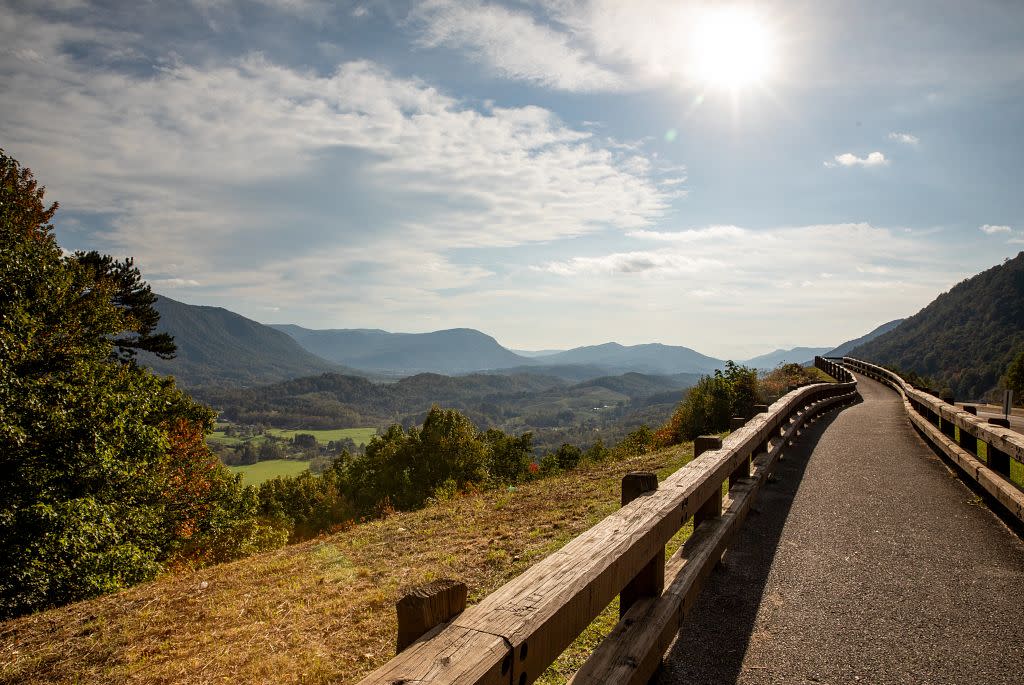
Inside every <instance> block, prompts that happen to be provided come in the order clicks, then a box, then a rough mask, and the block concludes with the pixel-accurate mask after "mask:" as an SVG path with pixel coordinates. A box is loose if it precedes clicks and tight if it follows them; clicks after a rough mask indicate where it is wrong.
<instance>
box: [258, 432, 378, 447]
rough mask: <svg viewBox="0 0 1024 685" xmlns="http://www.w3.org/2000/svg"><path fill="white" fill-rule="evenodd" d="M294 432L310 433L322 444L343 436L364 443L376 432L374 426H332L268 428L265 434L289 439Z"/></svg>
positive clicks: (356, 442) (340, 438) (360, 443)
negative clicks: (318, 429) (288, 428)
mask: <svg viewBox="0 0 1024 685" xmlns="http://www.w3.org/2000/svg"><path fill="white" fill-rule="evenodd" d="M296 433H305V434H306V435H312V436H313V437H315V438H316V441H317V442H319V443H320V444H322V445H326V444H327V443H329V442H331V441H332V440H343V439H345V438H352V442H354V443H355V444H357V445H364V444H366V443H368V442H370V438H372V437H373V436H374V435H376V434H377V429H376V428H334V429H332V430H323V431H315V430H305V429H302V428H300V429H298V430H284V429H281V428H268V429H267V435H273V436H274V437H275V438H286V439H288V440H291V439H292V438H293V437H295V434H296Z"/></svg>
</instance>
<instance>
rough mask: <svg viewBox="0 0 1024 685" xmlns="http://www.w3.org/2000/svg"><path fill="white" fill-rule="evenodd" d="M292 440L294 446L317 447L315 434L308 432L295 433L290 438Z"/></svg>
mask: <svg viewBox="0 0 1024 685" xmlns="http://www.w3.org/2000/svg"><path fill="white" fill-rule="evenodd" d="M292 442H293V443H294V444H295V446H296V447H302V448H304V449H305V448H310V447H312V448H314V449H315V448H316V447H317V442H316V436H315V435H311V434H309V433H296V434H295V437H294V438H292Z"/></svg>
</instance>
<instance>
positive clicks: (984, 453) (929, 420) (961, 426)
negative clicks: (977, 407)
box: [843, 357, 1024, 522]
mask: <svg viewBox="0 0 1024 685" xmlns="http://www.w3.org/2000/svg"><path fill="white" fill-rule="evenodd" d="M843 365H844V366H846V367H848V368H850V369H853V370H854V371H857V372H858V373H862V374H864V375H865V376H868V377H870V378H874V379H875V380H877V381H880V382H882V383H885V384H886V385H888V386H890V387H891V388H893V389H895V390H896V391H897V392H898V393H899V394H900V395H901V396H902V398H903V405H904V408H905V409H906V410H907V414H908V415H909V416H910V420H911V421H912V422H913V423H914V425H915V426H917V428H918V430H920V431H921V433H922V434H924V435H925V436H926V437H927V438H928V439H929V440H930V441H931V442H932V443H933V444H934V445H936V446H937V447H938V448H939V449H941V450H942V451H943V452H944V453H945V454H946V456H948V457H949V458H950V460H952V461H953V462H954V463H955V464H956V465H957V466H958V467H959V468H960V469H961V470H962V471H963V472H964V473H965V474H966V475H967V476H968V477H970V478H971V479H973V480H974V481H976V482H977V483H978V484H979V485H980V486H981V487H982V488H983V489H984V490H985V491H986V492H988V493H989V494H990V495H992V496H993V497H994V498H995V499H996V501H998V502H999V503H1000V504H1001V505H1002V506H1003V507H1005V508H1006V510H1007V511H1008V512H1009V513H1010V514H1011V515H1012V516H1014V517H1015V518H1016V519H1018V520H1019V521H1021V522H1024V491H1022V488H1024V435H1021V434H1020V433H1016V432H1014V431H1011V430H1010V429H1009V428H1005V427H1003V426H999V425H993V424H991V423H988V422H986V421H984V420H982V419H979V418H978V417H977V416H976V415H975V414H972V413H971V412H969V411H967V410H966V409H960V408H958V407H957V406H955V405H953V404H950V403H948V402H944V401H943V400H941V399H939V398H938V397H936V396H935V395H934V394H932V393H931V392H928V391H925V390H920V389H917V388H914V387H913V386H912V385H910V384H909V383H907V382H906V381H905V380H903V379H902V378H901V377H900V376H899V375H897V374H895V373H893V372H892V371H889V370H888V369H885V368H882V367H881V366H877V365H875V364H871V363H869V362H865V361H861V360H859V359H853V358H851V357H845V358H844V359H843Z"/></svg>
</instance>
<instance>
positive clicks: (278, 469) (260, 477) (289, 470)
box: [228, 459, 309, 485]
mask: <svg viewBox="0 0 1024 685" xmlns="http://www.w3.org/2000/svg"><path fill="white" fill-rule="evenodd" d="M228 469H230V470H231V472H232V473H240V474H242V482H243V483H244V484H245V485H259V484H260V483H262V482H263V481H265V480H270V479H271V478H277V477H278V476H297V475H299V474H300V473H302V472H303V471H306V470H308V469H309V462H308V461H293V460H291V459H271V460H269V461H261V462H258V463H256V464H249V465H248V466H229V467H228Z"/></svg>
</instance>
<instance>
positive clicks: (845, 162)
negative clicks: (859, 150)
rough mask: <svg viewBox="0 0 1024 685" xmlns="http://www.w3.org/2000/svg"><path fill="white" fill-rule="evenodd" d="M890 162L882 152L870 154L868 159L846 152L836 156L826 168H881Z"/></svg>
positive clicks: (826, 164)
mask: <svg viewBox="0 0 1024 685" xmlns="http://www.w3.org/2000/svg"><path fill="white" fill-rule="evenodd" d="M888 164H889V160H888V159H887V158H886V156H885V154H883V153H881V152H869V153H868V155H867V157H858V156H857V155H855V154H853V153H852V152H844V153H843V154H841V155H836V156H835V157H834V158H833V159H832V160H829V161H826V162H825V166H826V167H830V168H834V167H855V166H859V167H879V166H887V165H888Z"/></svg>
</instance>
